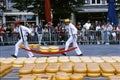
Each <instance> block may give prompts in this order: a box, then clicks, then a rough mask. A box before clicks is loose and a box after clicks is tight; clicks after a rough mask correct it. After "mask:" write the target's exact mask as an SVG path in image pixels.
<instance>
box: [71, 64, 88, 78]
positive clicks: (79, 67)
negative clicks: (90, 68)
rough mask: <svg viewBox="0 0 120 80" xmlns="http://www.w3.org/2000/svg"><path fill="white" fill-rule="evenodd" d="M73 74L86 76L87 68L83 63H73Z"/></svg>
mask: <svg viewBox="0 0 120 80" xmlns="http://www.w3.org/2000/svg"><path fill="white" fill-rule="evenodd" d="M73 72H74V73H76V74H81V75H82V76H86V75H87V67H86V64H85V63H80V62H78V63H75V64H74V67H73Z"/></svg>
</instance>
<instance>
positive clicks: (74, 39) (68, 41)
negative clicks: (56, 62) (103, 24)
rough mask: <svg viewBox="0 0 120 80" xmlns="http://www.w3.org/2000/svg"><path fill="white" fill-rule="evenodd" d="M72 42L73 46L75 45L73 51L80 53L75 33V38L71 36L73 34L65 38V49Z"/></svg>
mask: <svg viewBox="0 0 120 80" xmlns="http://www.w3.org/2000/svg"><path fill="white" fill-rule="evenodd" d="M71 43H73V47H77V48H76V49H75V52H76V53H77V55H80V54H82V52H81V50H80V49H79V47H78V44H77V35H76V36H75V38H73V36H70V37H69V39H68V40H67V42H66V44H65V50H68V48H69V45H70V44H71Z"/></svg>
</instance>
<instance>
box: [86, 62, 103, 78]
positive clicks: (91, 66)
mask: <svg viewBox="0 0 120 80" xmlns="http://www.w3.org/2000/svg"><path fill="white" fill-rule="evenodd" d="M87 70H88V71H87V75H88V77H99V76H100V74H101V70H100V67H99V65H98V64H97V63H87Z"/></svg>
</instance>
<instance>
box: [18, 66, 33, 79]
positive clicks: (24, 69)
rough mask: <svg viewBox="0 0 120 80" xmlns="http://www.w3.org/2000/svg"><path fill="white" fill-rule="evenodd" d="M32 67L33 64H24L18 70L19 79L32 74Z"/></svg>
mask: <svg viewBox="0 0 120 80" xmlns="http://www.w3.org/2000/svg"><path fill="white" fill-rule="evenodd" d="M34 66H35V64H25V65H24V66H23V67H22V68H20V69H19V77H22V76H24V75H28V74H32V70H33V68H34Z"/></svg>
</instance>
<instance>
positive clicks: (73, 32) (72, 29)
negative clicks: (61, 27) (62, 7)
mask: <svg viewBox="0 0 120 80" xmlns="http://www.w3.org/2000/svg"><path fill="white" fill-rule="evenodd" d="M68 30H69V35H73V34H77V28H76V27H75V26H74V25H73V24H72V23H69V25H68Z"/></svg>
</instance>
